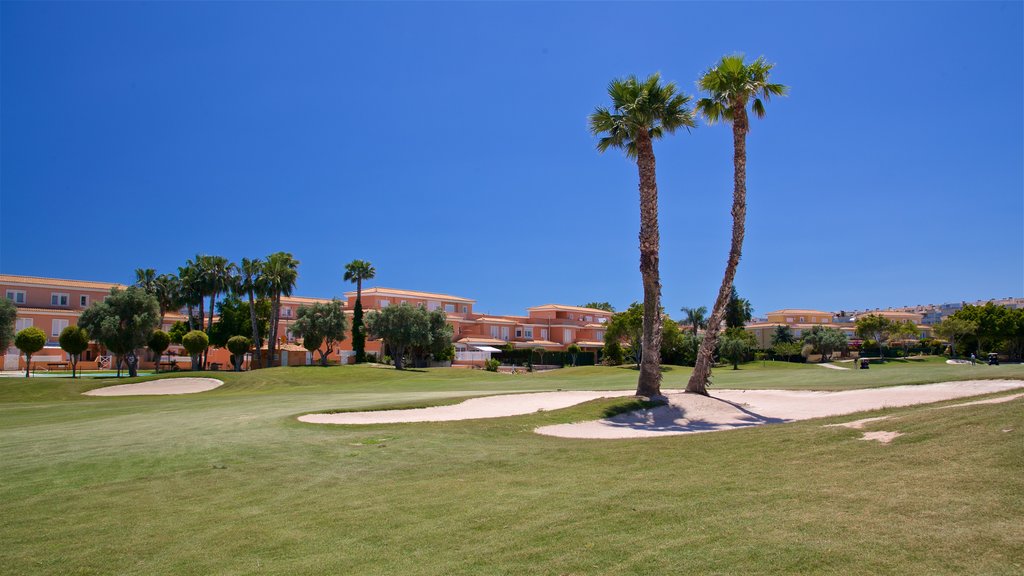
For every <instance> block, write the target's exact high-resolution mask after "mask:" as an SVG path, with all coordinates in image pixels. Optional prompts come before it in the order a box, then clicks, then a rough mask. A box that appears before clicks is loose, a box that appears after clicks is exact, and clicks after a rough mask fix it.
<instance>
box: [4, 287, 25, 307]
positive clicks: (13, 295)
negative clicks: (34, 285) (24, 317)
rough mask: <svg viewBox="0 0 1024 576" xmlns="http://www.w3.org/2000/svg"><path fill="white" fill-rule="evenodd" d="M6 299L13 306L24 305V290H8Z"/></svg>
mask: <svg viewBox="0 0 1024 576" xmlns="http://www.w3.org/2000/svg"><path fill="white" fill-rule="evenodd" d="M7 299H8V300H10V301H12V302H14V303H15V304H24V303H25V291H24V290H8V291H7Z"/></svg>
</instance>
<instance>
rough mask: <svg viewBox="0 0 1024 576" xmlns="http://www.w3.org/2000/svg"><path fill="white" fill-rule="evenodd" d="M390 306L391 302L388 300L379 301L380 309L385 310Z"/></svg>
mask: <svg viewBox="0 0 1024 576" xmlns="http://www.w3.org/2000/svg"><path fill="white" fill-rule="evenodd" d="M390 305H391V301H390V300H381V301H380V307H381V308H387V307H388V306H390Z"/></svg>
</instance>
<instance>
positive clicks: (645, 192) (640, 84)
mask: <svg viewBox="0 0 1024 576" xmlns="http://www.w3.org/2000/svg"><path fill="white" fill-rule="evenodd" d="M608 96H610V97H611V99H612V105H611V107H610V108H609V107H606V106H599V107H598V108H597V109H595V110H594V113H593V114H591V115H590V131H591V133H593V134H594V135H595V136H599V137H600V139H599V140H598V142H597V149H598V151H599V152H605V151H606V150H608V149H609V148H619V149H621V150H623V151H625V153H626V157H627V158H629V159H631V160H635V161H636V166H637V171H638V173H639V176H640V275H641V276H642V277H643V287H644V318H643V338H642V349H643V357H642V359H641V362H640V377H639V379H638V381H637V388H636V393H637V395H638V396H647V397H654V396H660V395H661V366H660V364H661V351H660V350H661V326H662V323H661V277H660V273H659V271H658V260H659V244H660V235H659V232H658V182H657V178H656V176H655V159H654V144H653V142H654V140H657V139H659V138H661V137H662V136H664V135H665V134H672V133H674V132H675V131H676V130H677V129H679V128H692V127H693V126H695V123H694V116H693V111H692V110H690V108H689V106H688V105H689V103H690V97H689V96H687V95H685V94H683V93H682V92H679V91H677V89H676V85H675V84H674V83H672V82H669V83H667V84H662V83H661V75H660V74H651V75H650V76H649V77H647V79H645V80H641V79H639V78H637V77H636V76H628V77H626V78H623V79H616V80H613V81H612V82H611V83H610V84H609V85H608Z"/></svg>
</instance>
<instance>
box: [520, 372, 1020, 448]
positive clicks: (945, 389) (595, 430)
mask: <svg viewBox="0 0 1024 576" xmlns="http://www.w3.org/2000/svg"><path fill="white" fill-rule="evenodd" d="M1021 387H1024V382H1022V381H1019V380H972V381H966V382H943V383H939V384H922V385H917V386H892V387H888V388H868V389H861V390H844V391H841V392H812V391H795V390H718V391H715V393H714V394H715V396H714V397H712V398H706V397H701V396H693V395H689V394H669V395H668V397H669V404H668V405H667V406H659V407H657V408H651V409H648V410H640V411H636V412H631V413H628V414H621V415H619V416H615V417H613V418H606V419H604V420H595V421H591V422H579V423H574V424H556V425H553V426H542V427H540V428H537V429H536V432H537V433H538V434H544V435H548V436H560V437H563V438H606V439H612V438H649V437H653V436H665V435H671V434H691V433H695V432H711V431H715V430H730V429H733V428H740V427H747V426H754V425H758V424H769V423H775V422H789V421H793V420H807V419H809V418H821V417H824V416H840V415H843V414H852V413H854V412H863V411H866V410H877V409H880V408H890V407H899V406H911V405H914V404H927V403H931V402H940V401H943V400H951V399H954V398H963V397H966V396H976V395H979V394H988V393H992V392H1002V391H1005V390H1012V389H1015V388H1021ZM857 423H859V424H860V425H861V426H863V421H858V422H857ZM851 424H856V423H851Z"/></svg>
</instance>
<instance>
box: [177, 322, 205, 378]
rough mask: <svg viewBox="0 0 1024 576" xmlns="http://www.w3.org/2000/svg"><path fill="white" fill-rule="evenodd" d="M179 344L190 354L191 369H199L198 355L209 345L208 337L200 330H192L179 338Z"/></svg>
mask: <svg viewBox="0 0 1024 576" xmlns="http://www.w3.org/2000/svg"><path fill="white" fill-rule="evenodd" d="M181 345H182V346H184V347H185V350H186V351H188V353H189V355H190V356H192V369H193V370H199V355H200V354H202V353H203V351H204V350H206V349H207V348H209V347H210V338H209V337H208V336H207V335H206V332H203V331H202V330H193V331H191V332H189V333H188V334H185V336H183V337H182V339H181Z"/></svg>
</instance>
